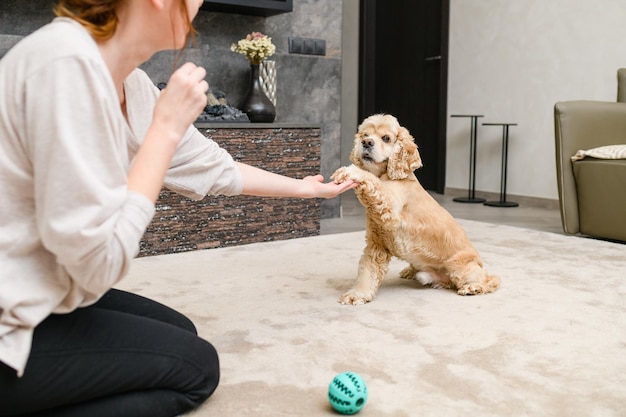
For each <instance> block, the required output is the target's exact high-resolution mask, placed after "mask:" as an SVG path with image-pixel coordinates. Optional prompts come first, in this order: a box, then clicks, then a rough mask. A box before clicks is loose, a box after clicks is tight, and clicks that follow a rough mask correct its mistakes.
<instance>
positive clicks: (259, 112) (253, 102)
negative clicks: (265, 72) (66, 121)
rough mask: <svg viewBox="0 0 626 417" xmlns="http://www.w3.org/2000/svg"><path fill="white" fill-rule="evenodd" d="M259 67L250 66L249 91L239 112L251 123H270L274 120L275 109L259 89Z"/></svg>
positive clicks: (261, 89)
mask: <svg viewBox="0 0 626 417" xmlns="http://www.w3.org/2000/svg"><path fill="white" fill-rule="evenodd" d="M259 67H260V65H255V64H251V65H250V89H249V90H248V93H247V95H246V98H245V99H244V101H243V103H242V104H241V111H242V112H244V113H246V114H247V115H248V119H250V121H251V122H252V123H272V122H273V121H274V119H275V118H276V108H275V107H274V104H273V103H272V102H271V101H270V99H269V98H268V97H267V96H266V95H265V92H263V88H261V81H260V80H259Z"/></svg>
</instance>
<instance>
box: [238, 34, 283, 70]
mask: <svg viewBox="0 0 626 417" xmlns="http://www.w3.org/2000/svg"><path fill="white" fill-rule="evenodd" d="M230 50H231V51H233V52H238V53H240V54H242V55H245V56H246V58H247V59H248V61H250V64H252V65H259V64H260V63H261V62H262V61H263V60H264V59H267V58H269V57H270V56H272V55H274V52H275V51H276V47H275V46H274V44H273V43H272V38H270V37H268V36H266V35H264V34H262V33H261V32H252V33H250V34H248V35H246V38H245V39H241V40H240V41H239V42H237V43H236V44H235V43H233V44H232V45H230Z"/></svg>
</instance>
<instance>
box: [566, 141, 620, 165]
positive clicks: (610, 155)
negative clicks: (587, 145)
mask: <svg viewBox="0 0 626 417" xmlns="http://www.w3.org/2000/svg"><path fill="white" fill-rule="evenodd" d="M586 156H590V157H592V158H598V159H626V145H608V146H600V147H599V148H593V149H588V150H580V151H578V152H576V155H574V156H572V162H574V161H579V160H581V159H583V158H584V157H586Z"/></svg>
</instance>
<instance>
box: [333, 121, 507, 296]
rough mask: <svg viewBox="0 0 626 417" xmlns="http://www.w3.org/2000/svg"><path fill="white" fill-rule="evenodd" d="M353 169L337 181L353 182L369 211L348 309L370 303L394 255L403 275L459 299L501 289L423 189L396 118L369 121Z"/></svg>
mask: <svg viewBox="0 0 626 417" xmlns="http://www.w3.org/2000/svg"><path fill="white" fill-rule="evenodd" d="M350 160H351V161H352V162H353V165H351V166H349V167H342V168H339V169H338V170H337V171H335V173H334V174H333V176H332V177H333V179H334V180H335V182H337V183H341V182H344V181H347V180H349V179H350V180H353V181H355V182H357V183H358V184H359V185H358V186H357V187H356V189H355V192H356V195H357V197H358V198H359V201H360V202H361V204H363V206H364V207H365V210H366V211H365V212H366V219H367V230H366V247H365V250H364V252H363V255H362V256H361V260H360V262H359V272H358V277H357V279H356V282H355V284H354V286H353V287H352V288H351V289H350V290H348V291H347V292H346V293H345V294H343V295H342V296H341V298H340V299H339V301H340V302H341V303H342V304H354V305H356V304H364V303H367V302H369V301H371V300H372V299H373V298H374V296H375V295H376V292H377V290H378V287H379V286H380V284H381V282H382V280H383V279H384V277H385V275H386V274H387V270H388V265H389V262H390V260H391V258H392V257H393V256H395V257H397V258H399V259H402V260H405V261H407V262H408V263H409V266H408V267H406V268H405V269H404V270H403V271H402V272H401V273H400V276H401V277H402V278H405V279H416V280H418V281H419V282H421V283H422V284H423V285H427V284H431V285H432V286H433V287H435V288H455V289H456V290H457V293H458V294H460V295H472V294H484V293H489V292H492V291H495V290H496V289H497V288H498V287H499V285H500V279H499V278H498V277H497V276H494V275H489V274H487V272H485V270H484V269H483V262H482V260H481V258H480V256H479V254H478V252H477V251H476V249H475V248H474V246H473V245H472V243H471V242H470V241H469V239H468V237H467V234H466V233H465V231H464V230H463V228H461V226H460V225H459V224H458V223H457V222H456V221H455V220H454V218H453V217H452V216H451V215H450V213H448V211H446V210H445V209H444V208H443V207H441V206H440V205H439V203H437V202H436V201H435V199H434V198H432V197H431V195H430V194H429V193H428V192H427V191H426V190H424V188H423V187H422V185H421V184H420V183H419V181H418V180H417V178H416V177H415V174H414V173H413V171H414V170H416V169H418V168H420V167H421V166H422V160H421V158H420V155H419V152H418V150H417V145H416V144H415V142H414V141H413V137H412V136H411V135H410V133H409V131H408V130H407V129H405V128H404V127H402V126H400V124H399V123H398V120H397V119H396V118H395V117H394V116H391V115H384V114H377V115H374V116H370V117H368V118H367V119H365V120H364V121H363V123H362V124H361V125H360V126H359V128H358V132H357V133H356V135H355V137H354V147H353V149H352V152H351V154H350Z"/></svg>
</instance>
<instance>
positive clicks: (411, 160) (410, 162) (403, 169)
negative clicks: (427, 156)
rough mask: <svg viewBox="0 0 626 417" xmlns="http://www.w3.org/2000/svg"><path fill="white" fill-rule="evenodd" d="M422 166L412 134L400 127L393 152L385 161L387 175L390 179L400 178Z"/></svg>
mask: <svg viewBox="0 0 626 417" xmlns="http://www.w3.org/2000/svg"><path fill="white" fill-rule="evenodd" d="M421 166H422V158H420V154H419V152H418V151H417V145H416V144H415V142H414V141H413V136H411V134H410V133H409V131H408V130H406V129H405V128H404V127H400V130H399V131H398V136H397V137H396V143H395V144H394V145H393V153H392V154H391V157H390V158H389V161H388V163H387V175H388V176H389V178H390V179H392V180H402V179H404V178H406V177H408V176H409V174H410V173H411V172H413V171H414V170H416V169H418V168H420V167H421Z"/></svg>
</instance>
